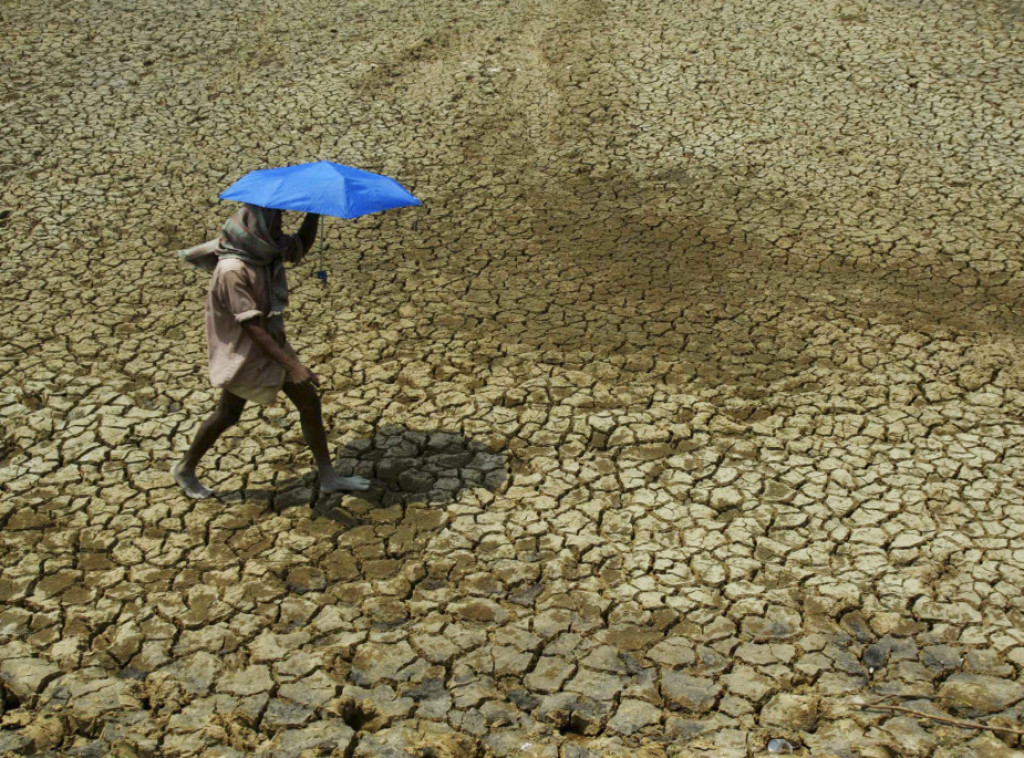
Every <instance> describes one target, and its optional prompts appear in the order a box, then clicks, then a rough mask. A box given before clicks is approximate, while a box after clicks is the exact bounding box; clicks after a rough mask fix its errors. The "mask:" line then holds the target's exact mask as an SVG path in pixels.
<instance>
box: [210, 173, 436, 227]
mask: <svg viewBox="0 0 1024 758" xmlns="http://www.w3.org/2000/svg"><path fill="white" fill-rule="evenodd" d="M220 197H221V199H222V200H238V201H241V202H243V203H252V204H253V205H261V206H263V207H264V208H279V209H280V210H283V211H305V212H307V213H320V214H322V215H324V216H338V217H339V218H358V217H359V216H365V215H366V214H368V213H377V212H378V211H386V210H387V209H388V208H401V207H402V206H406V205H420V204H421V203H420V201H419V200H417V199H416V198H415V197H414V196H413V194H412V193H411V192H409V191H408V190H407V189H405V187H403V186H402V185H401V184H399V183H398V182H396V181H395V180H394V179H392V178H391V177H388V176H381V175H380V174H374V173H372V172H370V171H363V170H362V169H358V168H352V167H351V166H342V165H341V164H340V163H331V162H330V161H318V162H316V163H302V164H300V165H298V166H282V167H281V168H265V169H260V170H259V171H251V172H249V173H248V174H246V175H245V176H243V177H242V178H241V179H239V180H238V181H237V182H235V183H234V184H232V185H231V186H230V187H228V188H227V189H226V190H224V191H223V192H221V193H220Z"/></svg>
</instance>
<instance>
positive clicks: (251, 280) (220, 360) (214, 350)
mask: <svg viewBox="0 0 1024 758" xmlns="http://www.w3.org/2000/svg"><path fill="white" fill-rule="evenodd" d="M298 249H299V250H301V249H302V246H301V244H300V245H299V246H298ZM298 257H301V255H298V256H296V258H298ZM268 274H269V268H265V267H262V266H250V265H248V264H247V263H245V262H244V261H240V260H238V259H237V258H222V259H221V260H220V261H218V262H217V267H216V268H215V269H214V270H213V276H212V277H211V278H210V289H209V291H208V293H207V297H206V346H207V350H208V354H209V358H210V381H211V382H212V383H213V386H214V387H224V386H225V385H229V384H231V385H243V386H248V387H280V386H281V383H282V382H283V381H284V379H285V370H284V368H283V367H282V366H281V365H280V364H278V363H277V362H276V361H274V359H273V358H271V357H270V356H269V355H267V353H266V352H264V350H263V348H261V347H260V346H259V345H257V344H256V343H255V342H254V341H253V340H252V338H251V337H250V336H249V333H248V332H247V331H246V329H245V328H244V326H243V324H244V323H245V322H246V321H248V320H249V319H253V318H265V317H266V316H267V315H268V314H269V313H270V293H269V291H268V288H267V284H268V283H267V276H268ZM281 340H282V345H281V346H282V347H283V348H284V350H285V352H287V353H289V354H290V355H293V356H295V357H296V358H297V357H298V356H297V355H296V354H295V351H294V350H293V349H292V348H291V346H290V345H289V344H288V341H287V339H285V338H284V337H283V336H282V337H281Z"/></svg>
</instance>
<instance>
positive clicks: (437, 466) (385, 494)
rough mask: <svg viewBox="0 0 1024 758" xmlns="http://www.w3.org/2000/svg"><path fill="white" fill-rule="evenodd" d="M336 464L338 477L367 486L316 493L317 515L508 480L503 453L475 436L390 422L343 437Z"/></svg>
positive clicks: (451, 496)
mask: <svg viewBox="0 0 1024 758" xmlns="http://www.w3.org/2000/svg"><path fill="white" fill-rule="evenodd" d="M336 468H337V470H338V472H339V473H340V474H342V475H343V476H363V477H366V478H367V479H369V480H370V482H371V485H370V489H368V490H367V491H365V492H359V493H354V494H351V495H349V494H344V493H342V494H334V495H326V496H324V495H318V493H317V491H316V489H315V488H314V498H313V502H312V503H311V505H312V506H313V508H314V510H315V511H316V512H317V514H318V515H321V516H325V517H327V518H334V519H336V520H339V521H346V520H348V519H350V518H352V517H354V518H355V519H356V520H359V519H361V518H363V517H365V516H367V515H368V514H370V513H371V512H372V511H373V510H374V509H378V508H381V509H386V508H391V507H392V506H396V505H399V506H401V507H402V509H403V510H404V509H405V507H406V506H408V505H410V504H411V503H422V504H429V505H445V504H448V503H453V502H455V501H456V500H457V499H458V497H459V494H460V493H461V492H462V491H463V490H467V489H475V488H478V487H481V488H484V489H487V490H489V491H491V492H497V491H499V490H501V489H502V488H504V487H505V486H506V485H507V484H508V481H509V473H508V467H507V461H506V456H505V455H504V454H502V453H501V452H498V451H495V450H493V449H491V448H489V447H488V446H487V445H485V444H483V443H482V442H479V441H477V440H473V439H470V438H468V437H464V436H462V435H461V434H460V433H458V432H450V431H445V430H443V429H437V430H431V431H418V430H415V429H409V428H407V427H405V426H400V425H397V424H390V425H387V426H382V427H379V428H378V429H377V431H376V433H375V434H374V435H373V436H372V437H370V438H363V439H356V440H352V441H351V442H349V443H348V444H347V445H346V446H345V447H344V448H343V449H342V450H341V451H340V453H339V456H338V460H337V463H336Z"/></svg>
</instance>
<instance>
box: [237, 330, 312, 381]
mask: <svg viewBox="0 0 1024 758" xmlns="http://www.w3.org/2000/svg"><path fill="white" fill-rule="evenodd" d="M242 326H243V327H244V328H245V331H246V332H247V333H248V334H249V336H250V337H252V341H253V342H255V343H256V344H257V345H259V346H260V348H262V350H263V351H264V352H265V353H266V354H267V355H269V356H270V357H271V358H272V359H273V360H274V361H275V362H276V363H278V364H280V365H281V366H282V367H283V368H284V370H285V371H287V372H288V379H289V381H292V382H296V383H297V384H301V383H302V382H312V383H313V384H315V385H319V384H320V379H319V377H317V375H316V374H314V373H313V372H312V371H310V370H309V369H308V368H306V367H305V366H303V365H302V364H301V363H300V362H299V361H297V360H296V359H295V358H293V357H292V356H290V355H288V353H286V352H285V351H284V350H283V349H282V348H281V346H280V345H278V344H277V343H276V342H275V341H274V338H273V337H271V336H270V332H268V331H267V330H266V329H264V328H263V325H262V324H261V323H260V319H257V318H251V319H249V320H248V321H245V322H244V323H243V324H242Z"/></svg>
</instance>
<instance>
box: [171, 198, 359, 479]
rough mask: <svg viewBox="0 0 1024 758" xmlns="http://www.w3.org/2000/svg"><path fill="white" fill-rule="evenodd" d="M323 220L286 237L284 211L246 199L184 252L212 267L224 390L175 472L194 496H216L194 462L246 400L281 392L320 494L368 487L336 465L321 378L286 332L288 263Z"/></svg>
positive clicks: (214, 369)
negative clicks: (209, 236)
mask: <svg viewBox="0 0 1024 758" xmlns="http://www.w3.org/2000/svg"><path fill="white" fill-rule="evenodd" d="M319 220H320V217H319V216H318V215H317V214H314V213H307V214H306V218H305V220H304V221H303V222H302V226H301V227H300V229H299V233H298V234H283V233H282V231H281V211H279V210H275V209H272V208H262V207H260V206H257V205H250V204H248V203H247V204H245V205H243V206H242V208H241V209H239V211H238V212H237V213H235V215H234V216H232V217H231V218H230V219H228V220H227V221H226V222H225V224H224V226H223V228H222V230H221V234H220V237H219V238H218V239H215V240H210V241H209V242H206V243H204V244H202V245H198V246H197V247H193V248H190V249H188V250H183V251H182V252H181V253H180V255H181V257H182V258H183V259H184V260H185V261H187V262H188V263H191V264H193V265H194V266H197V267H199V268H201V269H204V270H207V271H212V272H213V276H212V278H211V279H210V288H209V291H208V293H207V299H206V343H207V349H208V354H209V362H210V381H211V382H212V383H213V386H214V387H220V388H222V392H221V396H220V401H219V403H218V404H217V409H216V410H215V411H214V412H213V415H211V416H210V417H209V418H208V419H206V421H204V422H203V424H202V425H201V426H200V427H199V431H198V432H197V433H196V436H195V439H194V440H193V441H192V444H191V446H189V449H188V451H187V452H186V453H185V457H184V458H182V459H181V460H180V461H178V462H177V463H176V464H175V465H174V467H173V468H172V469H171V474H172V475H173V477H174V481H175V482H176V483H177V485H178V486H179V487H181V489H182V490H183V491H184V493H185V494H186V495H188V496H189V497H192V498H197V499H201V498H206V497H211V496H212V495H213V494H214V492H213V490H211V489H209V488H207V487H205V486H204V485H203V484H202V483H201V482H200V481H199V478H198V477H197V476H196V466H197V465H198V464H199V460H200V459H201V458H202V457H203V454H204V453H206V451H207V450H209V449H210V448H211V447H212V446H213V443H214V442H216V441H217V439H218V438H219V437H220V436H221V435H222V434H223V433H224V432H225V431H226V430H227V429H228V428H229V427H231V426H233V425H234V424H236V423H238V419H239V418H240V417H241V415H242V409H243V408H244V407H245V404H246V402H247V401H252V402H256V403H262V404H270V403H273V402H274V401H275V400H276V398H277V394H278V392H279V391H281V390H283V391H284V394H285V395H287V396H288V399H289V400H291V401H292V402H293V403H294V404H295V407H296V408H298V410H299V418H300V420H301V423H302V436H303V437H304V438H305V440H306V443H307V444H308V445H309V447H310V450H312V452H313V457H314V458H315V459H316V465H317V470H318V472H319V475H320V492H321V493H322V494H327V493H331V492H341V491H348V492H360V491H363V490H365V489H367V488H368V487H369V486H370V483H369V481H367V480H366V479H364V478H363V477H360V476H353V477H344V476H341V475H340V474H338V472H337V471H335V470H334V467H333V466H332V465H331V459H330V455H329V454H328V452H327V435H326V434H325V432H324V425H323V418H322V416H321V410H320V398H319V396H318V395H317V391H316V386H317V385H318V384H319V379H318V378H317V376H316V374H314V373H313V372H312V371H310V370H309V369H308V368H306V367H305V366H304V365H303V364H302V362H301V361H300V360H299V357H298V355H297V354H296V352H295V351H294V350H293V349H292V347H291V345H289V344H288V340H287V338H286V337H285V332H284V318H283V313H284V308H285V306H286V305H287V304H288V280H287V277H286V276H285V270H284V264H285V262H288V263H298V262H299V261H301V260H302V258H303V256H305V254H306V252H307V251H308V250H309V249H310V248H311V247H312V245H313V241H314V239H315V238H316V227H317V223H318V222H319Z"/></svg>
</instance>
